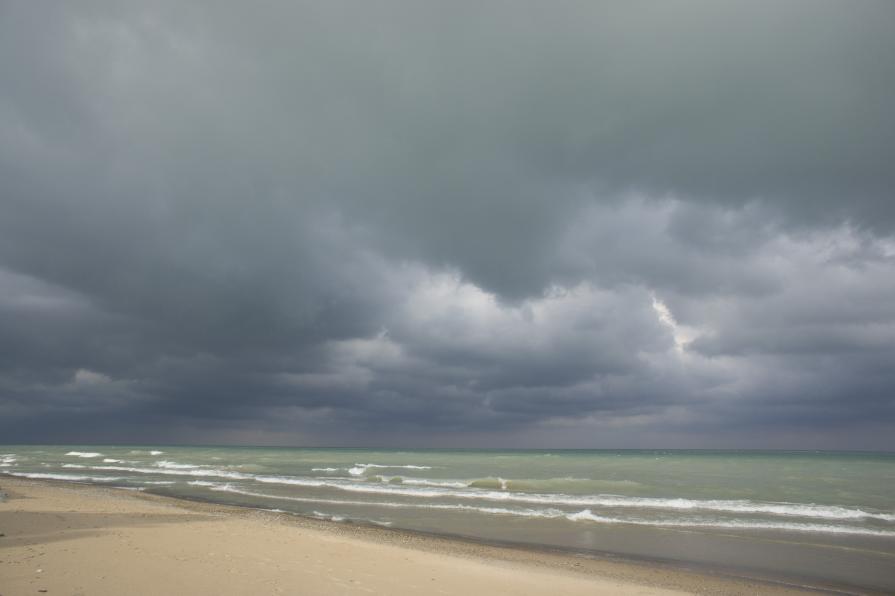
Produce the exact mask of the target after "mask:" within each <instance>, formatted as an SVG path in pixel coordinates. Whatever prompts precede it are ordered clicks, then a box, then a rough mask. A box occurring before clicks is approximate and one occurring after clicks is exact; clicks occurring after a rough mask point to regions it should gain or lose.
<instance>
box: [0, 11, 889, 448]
mask: <svg viewBox="0 0 895 596" xmlns="http://www.w3.org/2000/svg"><path fill="white" fill-rule="evenodd" d="M0 80H2V81H3V83H2V85H0V438H2V442H16V441H24V442H39V441H72V442H90V441H131V442H132V441H150V442H156V441H159V442H161V441H174V442H186V443H221V442H242V443H259V444H302V445H313V444H319V445H367V444H372V445H417V446H427V445H431V446H470V445H482V446H555V447H637V446H647V447H654V446H668V447H675V446H677V447H703V446H729V447H787V448H827V447H828V448H840V447H842V448H870V449H891V448H893V443H892V439H891V437H892V436H895V367H893V366H892V363H895V167H893V164H892V156H893V155H895V118H893V116H892V106H893V105H895V5H893V4H892V3H891V2H889V1H879V2H874V1H870V0H867V1H863V2H859V3H848V4H846V3H842V2H834V1H823V0H810V1H808V0H787V1H784V2H780V1H779V0H777V1H773V2H770V1H768V2H765V1H751V2H739V3H732V2H730V3H728V2H716V1H705V2H700V1H695V0H694V1H670V2H661V3H659V2H655V3H651V2H631V1H624V2H562V1H561V2H551V3H536V2H487V3H480V2H479V3H465V2H443V3H418V2H372V3H371V2H339V1H332V2H325V3H310V2H308V3H302V2H275V1H274V2H264V3H260V4H247V3H244V2H208V3H204V2H196V3H185V2H164V1H159V2H152V3H145V2H102V1H93V2H58V3H57V2H40V3H35V2H26V1H22V2H16V1H5V2H0Z"/></svg>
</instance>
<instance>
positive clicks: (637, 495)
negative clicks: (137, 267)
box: [0, 446, 895, 590]
mask: <svg viewBox="0 0 895 596" xmlns="http://www.w3.org/2000/svg"><path fill="white" fill-rule="evenodd" d="M0 472H5V473H8V474H13V475H17V476H23V477H30V478H47V479H58V480H69V481H74V482H90V483H99V484H105V485H112V486H123V487H130V488H138V489H141V490H146V491H149V492H154V493H158V494H165V495H172V496H180V497H188V498H200V499H204V500H209V501H215V502H221V503H229V504H237V505H244V506H251V507H260V508H266V509H277V510H282V511H286V512H292V513H297V514H302V515H309V516H315V517H320V518H326V519H333V520H336V521H357V522H366V523H374V524H379V525H384V526H391V527H395V528H404V529H410V530H419V531H427V532H434V533H439V534H451V535H462V536H467V537H471V538H478V539H487V540H494V541H509V542H518V543H525V544H530V545H535V546H549V547H557V548H566V549H572V550H576V551H590V552H600V553H615V554H620V555H627V556H631V557H647V558H652V559H661V560H667V561H672V562H676V563H685V564H689V565H707V566H711V567H720V568H723V569H727V570H733V571H735V572H744V573H747V574H750V575H760V576H766V577H773V578H780V579H784V580H787V581H795V582H803V581H808V582H809V583H828V584H830V585H835V586H840V587H848V586H858V587H863V588H874V589H880V590H888V589H892V588H895V571H893V569H895V455H893V454H878V453H834V452H756V451H629V450H624V451H603V450H601V451H491V450H371V449H279V448H277V449H274V448H230V447H227V448H224V447H165V446H148V447H133V446H65V447H59V446H5V447H0Z"/></svg>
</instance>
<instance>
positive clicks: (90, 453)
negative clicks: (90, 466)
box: [65, 451, 102, 457]
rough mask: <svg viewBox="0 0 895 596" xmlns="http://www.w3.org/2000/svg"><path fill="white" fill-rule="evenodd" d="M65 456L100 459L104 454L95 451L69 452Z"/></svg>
mask: <svg viewBox="0 0 895 596" xmlns="http://www.w3.org/2000/svg"><path fill="white" fill-rule="evenodd" d="M65 455H72V456H74V457H99V456H100V455H102V453H96V452H94V451H69V452H68V453H66V454H65Z"/></svg>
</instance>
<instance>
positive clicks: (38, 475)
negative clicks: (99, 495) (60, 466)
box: [5, 472, 121, 482]
mask: <svg viewBox="0 0 895 596" xmlns="http://www.w3.org/2000/svg"><path fill="white" fill-rule="evenodd" d="M5 473H6V474H9V475H10V476H21V477H22V478H33V479H35V480H69V481H72V482H116V481H118V480H121V478H120V477H117V476H114V477H113V476H83V475H81V474H50V473H44V472H5Z"/></svg>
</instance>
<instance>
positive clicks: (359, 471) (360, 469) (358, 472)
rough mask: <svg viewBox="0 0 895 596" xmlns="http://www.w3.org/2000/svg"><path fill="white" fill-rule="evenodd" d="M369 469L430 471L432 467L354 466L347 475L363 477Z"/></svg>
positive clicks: (406, 465)
mask: <svg viewBox="0 0 895 596" xmlns="http://www.w3.org/2000/svg"><path fill="white" fill-rule="evenodd" d="M370 468H378V469H393V470H431V469H432V466H417V465H413V464H405V465H402V464H354V467H353V468H349V469H348V473H349V474H351V475H352V476H363V475H364V474H365V473H366V472H367V470H368V469H370Z"/></svg>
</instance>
